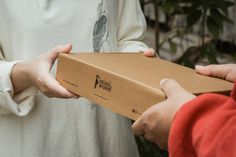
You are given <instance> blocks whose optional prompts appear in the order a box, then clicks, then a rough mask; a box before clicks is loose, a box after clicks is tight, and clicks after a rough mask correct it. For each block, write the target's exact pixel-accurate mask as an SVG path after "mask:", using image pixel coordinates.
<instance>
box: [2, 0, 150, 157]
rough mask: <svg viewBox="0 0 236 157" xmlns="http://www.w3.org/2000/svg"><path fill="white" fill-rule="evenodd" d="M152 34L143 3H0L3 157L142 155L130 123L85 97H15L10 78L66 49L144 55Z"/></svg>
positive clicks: (128, 0)
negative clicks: (145, 38)
mask: <svg viewBox="0 0 236 157" xmlns="http://www.w3.org/2000/svg"><path fill="white" fill-rule="evenodd" d="M144 30H145V21H144V18H143V15H142V13H141V11H140V6H139V2H138V0H119V1H117V0H86V1H84V0H70V1H65V0H50V1H48V0H39V1H32V0H22V1H18V0H11V1H8V0H0V45H1V46H0V47H1V55H0V59H1V61H0V79H1V80H0V152H1V156H4V157H47V156H48V157H49V156H50V157H54V156H55V157H65V156H67V157H75V156H76V157H136V156H138V151H137V148H136V144H135V140H134V136H133V134H132V131H131V128H130V126H131V123H130V121H129V120H128V119H126V118H124V117H122V116H120V115H118V114H115V113H113V112H111V111H109V110H107V109H104V108H102V107H100V106H98V105H96V104H93V103H92V102H90V101H89V100H87V99H85V98H80V99H78V100H74V99H67V100H64V99H57V98H53V99H50V98H47V97H45V96H44V95H42V94H41V93H40V92H37V91H36V90H35V89H34V88H29V89H27V90H26V91H23V92H22V93H20V95H18V96H16V97H12V95H13V94H12V93H13V90H14V89H13V87H12V83H11V79H10V74H11V69H12V67H13V66H14V64H15V63H17V62H15V61H18V60H22V61H24V60H29V59H33V58H35V57H36V56H38V55H40V54H42V53H44V52H46V51H47V50H48V49H51V48H52V47H54V46H55V45H58V44H66V43H72V44H73V50H72V51H73V52H88V51H89V52H91V51H132V52H134V51H139V50H144V49H146V48H147V47H146V46H145V44H143V43H141V42H139V41H138V40H140V38H141V37H142V35H143V32H144ZM55 69H56V66H54V67H53V70H52V71H53V73H55Z"/></svg>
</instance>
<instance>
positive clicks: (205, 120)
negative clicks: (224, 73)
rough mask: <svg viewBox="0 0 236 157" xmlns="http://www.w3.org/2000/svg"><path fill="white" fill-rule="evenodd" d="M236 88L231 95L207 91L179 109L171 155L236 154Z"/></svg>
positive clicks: (211, 155) (208, 155) (171, 131)
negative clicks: (208, 92) (207, 92)
mask: <svg viewBox="0 0 236 157" xmlns="http://www.w3.org/2000/svg"><path fill="white" fill-rule="evenodd" d="M235 87H236V83H235V84H234V89H233V90H232V92H231V97H227V96H223V95H219V94H203V95H201V96H199V97H197V98H196V99H194V100H192V101H190V102H188V103H187V104H185V105H184V106H183V107H182V108H181V109H180V110H179V111H178V112H177V114H176V116H175V119H174V121H173V124H172V128H171V130H170V136H169V156H170V157H214V156H219V157H220V156H226V157H235V156H236V101H235V98H236V88H235Z"/></svg>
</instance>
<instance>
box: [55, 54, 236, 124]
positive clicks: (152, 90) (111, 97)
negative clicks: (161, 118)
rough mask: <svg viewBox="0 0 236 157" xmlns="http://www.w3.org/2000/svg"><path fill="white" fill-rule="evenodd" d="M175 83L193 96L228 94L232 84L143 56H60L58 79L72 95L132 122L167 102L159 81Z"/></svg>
mask: <svg viewBox="0 0 236 157" xmlns="http://www.w3.org/2000/svg"><path fill="white" fill-rule="evenodd" d="M164 78H172V79H175V80H176V81H178V82H179V83H180V85H182V86H183V87H184V88H185V89H187V90H188V91H190V92H192V93H194V94H201V93H206V92H217V93H229V92H230V90H231V89H232V87H233V84H232V83H230V82H228V81H225V80H221V79H217V78H213V77H206V76H202V75H199V74H197V73H196V72H195V71H194V70H192V69H190V68H186V67H184V66H180V65H177V64H174V63H171V62H168V61H164V60H161V59H158V58H149V57H145V56H144V55H143V54H140V53H79V54H65V53H61V54H60V55H59V59H58V65H57V74H56V79H57V80H58V81H59V82H60V84H61V85H62V86H64V87H65V88H66V89H68V90H69V91H71V92H73V93H76V94H78V95H80V96H82V97H85V98H87V99H90V100H91V101H94V102H96V103H97V104H100V105H102V106H104V107H106V108H109V109H111V110H112V111H114V112H117V113H120V114H121V115H124V116H126V117H128V118H131V119H133V120H135V119H137V118H138V117H139V116H140V115H141V113H143V112H144V111H145V110H146V109H147V108H149V107H150V106H152V105H154V104H156V103H158V102H161V101H163V100H165V98H166V97H165V94H164V93H163V92H162V91H161V90H160V87H159V84H160V80H162V79H164Z"/></svg>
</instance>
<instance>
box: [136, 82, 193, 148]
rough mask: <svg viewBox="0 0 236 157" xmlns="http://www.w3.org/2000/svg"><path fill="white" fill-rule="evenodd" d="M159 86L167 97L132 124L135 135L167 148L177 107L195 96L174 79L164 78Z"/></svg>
mask: <svg viewBox="0 0 236 157" xmlns="http://www.w3.org/2000/svg"><path fill="white" fill-rule="evenodd" d="M160 87H161V89H162V90H163V92H164V93H165V94H166V96H167V99H166V100H165V101H163V102H161V103H158V104H156V105H154V106H152V107H150V108H149V109H147V110H146V111H145V112H144V113H143V114H142V115H141V116H140V117H139V118H138V119H137V120H136V121H135V123H134V124H133V126H132V129H133V132H134V134H135V135H143V136H144V138H146V139H147V140H149V141H151V142H154V143H156V144H157V145H159V147H160V148H162V149H167V146H168V144H167V143H168V137H169V132H170V128H171V125H172V121H173V119H174V116H175V114H176V112H177V111H178V109H179V108H180V107H181V106H183V105H184V104H185V103H186V102H188V101H190V100H191V99H193V98H195V95H193V94H191V93H189V92H187V91H186V90H185V89H183V88H182V87H181V86H180V85H179V84H178V83H177V82H176V81H174V80H172V79H164V80H162V81H161V83H160Z"/></svg>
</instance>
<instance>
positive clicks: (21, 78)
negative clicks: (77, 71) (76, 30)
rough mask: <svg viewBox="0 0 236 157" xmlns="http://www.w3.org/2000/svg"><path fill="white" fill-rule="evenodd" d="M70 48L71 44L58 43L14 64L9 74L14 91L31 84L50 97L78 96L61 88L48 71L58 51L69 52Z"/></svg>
mask: <svg viewBox="0 0 236 157" xmlns="http://www.w3.org/2000/svg"><path fill="white" fill-rule="evenodd" d="M71 49H72V45H71V44H67V45H59V46H56V47H54V48H53V49H51V50H50V51H48V52H46V53H44V54H42V55H40V56H38V57H37V58H35V59H33V60H31V61H26V62H22V63H18V64H16V65H15V66H14V68H13V70H12V75H11V78H12V82H13V86H14V90H15V93H17V92H20V91H22V90H24V89H26V88H28V87H30V86H32V85H33V86H35V87H36V88H38V89H39V90H40V91H41V92H42V93H43V94H44V95H46V96H47V97H50V98H52V97H58V98H72V97H73V98H77V97H78V96H76V95H74V94H73V93H71V92H69V91H67V90H66V89H65V88H63V87H62V86H61V85H60V84H59V83H58V82H57V81H56V80H55V78H54V77H53V76H52V75H51V73H50V70H51V68H52V66H53V64H54V62H55V60H56V59H57V57H58V55H59V53H60V52H64V53H69V52H70V51H71Z"/></svg>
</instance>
